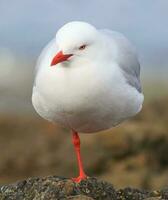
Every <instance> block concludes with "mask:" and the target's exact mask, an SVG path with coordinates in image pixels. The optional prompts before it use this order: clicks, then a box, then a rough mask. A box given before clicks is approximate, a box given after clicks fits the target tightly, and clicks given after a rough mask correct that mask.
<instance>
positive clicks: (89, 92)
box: [32, 67, 143, 133]
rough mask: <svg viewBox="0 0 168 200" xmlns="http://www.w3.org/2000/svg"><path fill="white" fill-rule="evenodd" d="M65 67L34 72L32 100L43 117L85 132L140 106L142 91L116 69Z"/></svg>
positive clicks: (112, 122) (111, 122)
mask: <svg viewBox="0 0 168 200" xmlns="http://www.w3.org/2000/svg"><path fill="white" fill-rule="evenodd" d="M66 70H67V69H66V68H61V67H60V68H57V69H55V71H52V73H50V72H49V71H47V72H46V71H45V72H43V71H42V72H41V73H39V75H38V76H37V79H36V85H35V86H34V88H33V95H32V102H33V105H34V107H35V109H36V111H37V112H38V113H39V114H40V115H41V116H42V117H43V118H45V119H47V120H49V121H52V122H54V123H59V124H62V125H63V126H65V127H67V128H71V129H74V130H76V131H79V132H86V133H88V132H97V131H101V130H104V129H108V128H111V127H113V126H115V125H116V124H118V123H120V122H122V121H123V120H125V119H127V118H129V117H131V116H133V115H135V114H136V113H137V112H139V110H140V109H141V106H142V102H143V95H142V94H140V93H139V92H138V91H137V90H136V89H135V88H133V87H131V86H129V85H128V84H126V82H125V80H124V77H123V76H122V74H120V72H119V71H117V72H115V73H114V72H113V71H111V73H110V72H109V71H108V74H105V73H106V72H102V73H100V72H99V73H97V74H96V71H95V70H92V68H90V70H88V68H87V70H85V68H83V69H78V68H77V69H75V70H74V69H73V71H72V74H71V70H70V69H68V73H67V71H66ZM82 70H83V71H82ZM53 72H54V73H53ZM44 76H45V77H44ZM105 77H106V78H105Z"/></svg>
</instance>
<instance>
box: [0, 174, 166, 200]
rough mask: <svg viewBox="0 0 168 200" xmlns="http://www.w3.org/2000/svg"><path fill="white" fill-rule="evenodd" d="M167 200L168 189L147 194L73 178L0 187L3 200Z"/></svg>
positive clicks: (106, 183)
mask: <svg viewBox="0 0 168 200" xmlns="http://www.w3.org/2000/svg"><path fill="white" fill-rule="evenodd" d="M15 199H16V200H51V199H55V200H57V199H58V200H64V199H72V200H93V199H96V200H143V199H144V200H159V199H160V200H168V189H164V190H160V191H145V190H140V189H134V188H124V189H119V190H117V189H115V188H114V187H113V186H112V185H111V184H110V183H108V182H105V181H101V180H98V179H96V178H88V179H86V180H84V181H82V182H80V183H79V184H77V183H74V182H73V181H72V180H71V179H67V178H62V177H57V176H49V177H45V178H36V177H34V178H29V179H27V180H24V181H20V182H17V183H14V184H9V185H4V186H1V187H0V200H15Z"/></svg>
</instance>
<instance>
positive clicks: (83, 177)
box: [72, 175, 87, 183]
mask: <svg viewBox="0 0 168 200" xmlns="http://www.w3.org/2000/svg"><path fill="white" fill-rule="evenodd" d="M84 179H87V176H86V175H83V176H78V177H77V178H72V181H73V182H75V183H80V182H81V181H82V180H84Z"/></svg>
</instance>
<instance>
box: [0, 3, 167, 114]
mask: <svg viewBox="0 0 168 200" xmlns="http://www.w3.org/2000/svg"><path fill="white" fill-rule="evenodd" d="M75 20H81V21H86V22H89V23H91V24H92V25H94V26H96V27H97V28H99V29H101V28H103V29H104V28H109V29H112V30H115V31H119V32H122V33H123V34H124V35H125V36H126V37H127V38H128V39H129V40H130V41H131V42H132V43H133V44H134V46H135V48H136V49H137V52H138V55H139V60H140V63H141V75H142V76H141V77H142V80H143V81H142V83H143V84H144V80H147V81H148V80H149V79H152V78H157V79H158V77H159V80H161V81H160V82H161V83H162V85H164V87H165V88H167V75H168V70H167V69H168V0H28V1H25V0H13V1H11V0H0V112H1V111H3V112H6V111H7V110H8V111H9V112H13V111H14V112H17V113H18V108H20V109H19V110H25V108H26V106H27V110H33V109H32V105H31V91H32V84H33V68H34V65H35V60H36V59H37V57H38V56H39V54H40V52H41V50H42V48H43V47H44V46H45V45H46V44H47V43H48V42H49V41H50V40H51V39H52V38H53V37H55V34H56V32H57V30H58V29H59V28H60V27H61V26H62V25H64V24H65V23H67V22H69V21H75ZM144 77H145V78H144ZM146 77H147V78H146ZM149 77H150V78H149ZM163 80H164V81H163ZM165 80H166V81H165ZM151 86H152V87H153V84H151ZM162 88H163V87H162ZM166 90H167V89H166ZM148 91H149V90H148ZM148 91H147V92H146V93H148ZM153 91H154V93H156V92H155V90H153Z"/></svg>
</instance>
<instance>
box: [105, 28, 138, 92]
mask: <svg viewBox="0 0 168 200" xmlns="http://www.w3.org/2000/svg"><path fill="white" fill-rule="evenodd" d="M101 31H102V32H103V33H104V34H106V35H107V36H108V37H110V38H111V39H112V40H113V42H114V43H115V44H116V46H117V49H118V52H119V53H118V55H117V56H116V59H117V63H118V64H119V67H120V68H121V70H122V71H123V74H124V76H125V78H126V80H127V82H128V84H130V85H131V86H133V87H135V88H136V89H137V90H138V91H139V92H141V82H140V64H139V61H138V58H137V55H136V53H135V49H134V48H133V46H132V45H131V44H130V42H129V41H128V40H127V38H125V37H124V36H123V35H122V34H121V33H118V32H115V31H110V30H101Z"/></svg>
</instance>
